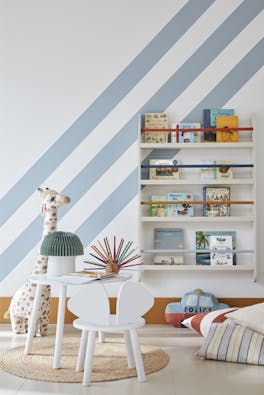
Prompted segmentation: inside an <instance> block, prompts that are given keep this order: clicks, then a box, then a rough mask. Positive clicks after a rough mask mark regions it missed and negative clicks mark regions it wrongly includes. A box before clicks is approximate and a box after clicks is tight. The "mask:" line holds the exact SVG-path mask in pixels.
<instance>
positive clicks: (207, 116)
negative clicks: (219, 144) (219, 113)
mask: <svg viewBox="0 0 264 395" xmlns="http://www.w3.org/2000/svg"><path fill="white" fill-rule="evenodd" d="M203 127H204V128H211V127H212V126H211V110H210V109H208V108H206V109H205V110H203ZM204 141H216V133H215V132H204Z"/></svg>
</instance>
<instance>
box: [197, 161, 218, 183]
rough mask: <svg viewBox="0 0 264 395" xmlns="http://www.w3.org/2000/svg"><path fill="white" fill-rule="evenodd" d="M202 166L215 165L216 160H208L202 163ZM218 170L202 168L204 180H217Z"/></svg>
mask: <svg viewBox="0 0 264 395" xmlns="http://www.w3.org/2000/svg"><path fill="white" fill-rule="evenodd" d="M201 164H202V165H215V160H206V161H202V162H201ZM215 178H216V168H215V167H201V179H202V180H215Z"/></svg>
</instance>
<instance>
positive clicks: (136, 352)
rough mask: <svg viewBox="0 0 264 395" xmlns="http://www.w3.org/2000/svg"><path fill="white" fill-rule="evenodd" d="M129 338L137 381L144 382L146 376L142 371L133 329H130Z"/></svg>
mask: <svg viewBox="0 0 264 395" xmlns="http://www.w3.org/2000/svg"><path fill="white" fill-rule="evenodd" d="M129 333H130V338H131V343H132V348H133V352H134V358H135V362H136V369H137V375H138V381H140V382H142V381H146V376H145V371H144V365H143V361H142V356H141V350H140V346H139V342H138V335H137V332H136V330H135V329H130V331H129Z"/></svg>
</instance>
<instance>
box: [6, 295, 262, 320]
mask: <svg viewBox="0 0 264 395" xmlns="http://www.w3.org/2000/svg"><path fill="white" fill-rule="evenodd" d="M218 300H219V302H222V303H226V304H228V305H230V306H231V307H245V306H250V305H252V304H256V303H261V302H264V298H219V299H218ZM10 301H11V297H0V323H7V322H9V321H7V320H5V319H4V313H5V311H6V310H7V309H8V306H9V304H10ZM179 301H180V298H155V303H154V306H153V307H152V308H151V309H150V310H149V312H148V313H147V314H146V315H145V319H146V323H147V324H166V321H165V317H164V311H165V308H166V305H167V304H168V303H171V302H179ZM115 304H116V298H110V306H111V313H112V314H114V313H115ZM57 308H58V298H52V299H51V309H50V323H52V324H54V323H56V320H57ZM74 318H75V317H74V315H73V314H71V313H70V312H69V311H68V310H66V313H65V323H67V324H70V323H72V321H73V319H74Z"/></svg>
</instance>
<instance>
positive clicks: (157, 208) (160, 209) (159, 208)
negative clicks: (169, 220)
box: [150, 195, 167, 217]
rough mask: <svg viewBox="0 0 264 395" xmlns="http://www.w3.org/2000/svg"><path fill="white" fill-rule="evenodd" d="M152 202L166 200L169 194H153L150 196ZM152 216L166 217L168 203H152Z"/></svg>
mask: <svg viewBox="0 0 264 395" xmlns="http://www.w3.org/2000/svg"><path fill="white" fill-rule="evenodd" d="M150 199H151V201H152V202H166V201H167V195H152V196H151V197H150ZM150 216H151V217H166V205H165V204H151V205H150Z"/></svg>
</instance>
